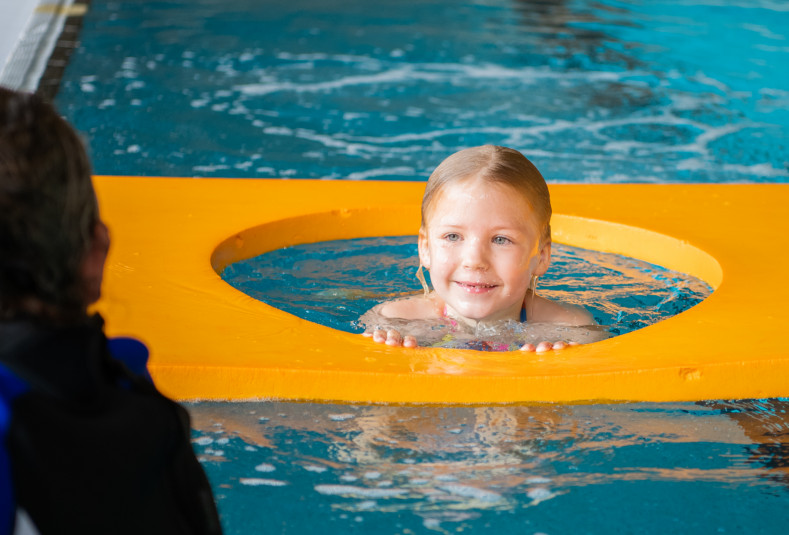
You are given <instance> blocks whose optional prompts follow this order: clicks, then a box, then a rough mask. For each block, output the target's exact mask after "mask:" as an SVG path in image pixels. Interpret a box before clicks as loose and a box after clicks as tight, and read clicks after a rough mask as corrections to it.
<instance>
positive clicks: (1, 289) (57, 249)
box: [0, 87, 99, 319]
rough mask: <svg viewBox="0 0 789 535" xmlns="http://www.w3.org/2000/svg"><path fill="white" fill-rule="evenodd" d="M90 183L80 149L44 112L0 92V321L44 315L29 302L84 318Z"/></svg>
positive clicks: (22, 96) (52, 114)
mask: <svg viewBox="0 0 789 535" xmlns="http://www.w3.org/2000/svg"><path fill="white" fill-rule="evenodd" d="M90 175H91V169H90V162H89V160H88V156H87V154H86V152H85V147H84V145H83V144H82V141H81V140H80V138H79V137H78V136H77V133H76V132H75V131H74V130H73V129H72V128H71V127H70V126H69V125H68V123H66V121H65V120H63V119H62V118H61V117H60V116H59V115H58V113H57V112H56V111H55V109H54V108H53V107H52V106H51V105H50V104H48V103H46V102H45V101H44V100H42V99H41V98H40V97H38V96H36V95H33V94H27V93H20V92H17V91H12V90H9V89H5V88H2V87H0V319H9V318H15V317H19V316H29V315H33V316H35V315H37V314H45V313H44V312H41V311H39V312H31V311H30V310H29V309H30V306H29V303H31V302H36V303H39V304H42V305H43V307H38V308H42V309H43V310H44V311H49V312H47V314H50V315H52V314H54V315H58V316H64V317H66V316H68V315H70V314H75V313H76V314H80V315H84V313H85V308H86V305H87V303H86V302H85V294H84V289H83V282H82V279H81V276H80V268H81V264H82V260H83V259H84V257H85V255H86V254H87V252H88V250H89V247H90V243H91V237H92V231H93V228H94V225H95V224H96V223H97V222H98V221H99V216H98V206H97V203H96V195H95V193H94V190H93V185H92V183H91V177H90ZM53 311H54V312H53ZM45 315H46V314H45ZM42 319H45V318H42Z"/></svg>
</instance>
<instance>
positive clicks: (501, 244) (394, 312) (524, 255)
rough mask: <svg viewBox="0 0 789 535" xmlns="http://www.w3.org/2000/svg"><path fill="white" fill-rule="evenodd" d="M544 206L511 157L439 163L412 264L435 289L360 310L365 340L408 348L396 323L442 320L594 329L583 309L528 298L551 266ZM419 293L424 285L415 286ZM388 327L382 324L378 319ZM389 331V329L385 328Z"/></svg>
mask: <svg viewBox="0 0 789 535" xmlns="http://www.w3.org/2000/svg"><path fill="white" fill-rule="evenodd" d="M550 219H551V201H550V195H549V193H548V186H547V185H546V183H545V180H544V179H543V177H542V175H541V174H540V172H539V171H538V170H537V168H536V167H535V166H534V165H533V164H532V163H531V162H530V161H529V160H528V159H526V157H525V156H523V155H522V154H521V153H520V152H518V151H516V150H513V149H509V148H506V147H497V146H493V145H485V146H481V147H473V148H469V149H465V150H461V151H459V152H457V153H455V154H453V155H452V156H450V157H449V158H447V159H446V160H444V161H443V162H442V163H441V165H439V166H438V167H437V168H436V170H435V171H433V174H432V175H430V179H429V180H428V182H427V186H426V189H425V194H424V197H423V199H422V226H421V228H420V229H419V242H418V245H419V261H420V273H419V274H421V268H422V267H425V268H426V269H427V270H428V271H429V272H430V279H431V282H432V284H433V287H434V291H433V292H430V293H427V287H426V286H425V289H426V292H425V295H424V296H418V297H409V298H405V299H399V300H396V301H387V302H385V303H382V304H380V305H378V306H376V307H374V308H373V309H372V310H371V311H369V312H367V313H366V314H365V315H364V316H363V317H362V320H361V321H362V322H363V323H365V324H366V325H367V326H368V331H367V332H365V335H366V336H372V338H373V340H374V341H376V342H379V343H385V344H387V345H392V346H405V347H416V346H417V340H416V338H415V337H414V336H412V335H411V334H407V335H405V336H404V334H405V333H401V332H400V331H401V330H402V327H401V328H400V329H399V330H398V329H397V328H391V325H403V324H404V322H403V320H442V319H444V320H445V321H449V322H450V324H457V325H466V326H469V327H471V328H474V329H477V330H478V329H479V327H484V326H489V325H495V324H497V323H501V322H505V321H507V320H509V321H515V322H521V323H523V322H527V321H528V322H529V323H542V324H546V323H547V324H558V325H564V326H585V325H594V324H595V321H594V319H592V316H591V314H589V312H587V311H586V310H585V309H583V308H581V307H578V306H573V305H569V304H565V303H559V302H556V301H550V300H548V299H546V298H544V297H541V296H539V295H537V294H536V293H535V288H536V284H537V278H538V277H539V276H541V275H542V274H543V273H545V272H546V270H547V269H548V266H549V264H550V262H551V227H550ZM423 285H424V283H423ZM390 319H391V320H392V321H387V320H390ZM387 324H388V326H387ZM574 343H575V342H566V341H563V340H560V341H549V340H545V341H542V342H539V343H538V344H531V343H527V344H525V345H523V346H522V348H521V349H523V350H527V351H535V350H536V351H538V352H542V351H548V350H550V349H563V348H565V347H567V346H568V345H574Z"/></svg>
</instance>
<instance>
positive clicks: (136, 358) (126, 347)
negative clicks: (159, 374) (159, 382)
mask: <svg viewBox="0 0 789 535" xmlns="http://www.w3.org/2000/svg"><path fill="white" fill-rule="evenodd" d="M108 342H109V348H110V355H112V358H114V359H115V360H118V361H120V362H122V363H123V364H125V365H126V367H127V368H129V371H131V372H132V373H133V374H135V375H141V376H142V377H145V378H146V379H147V380H148V381H150V382H151V383H153V379H152V378H151V374H150V373H148V348H147V347H145V344H143V343H142V342H140V341H139V340H137V339H135V338H125V337H119V338H110V339H109V340H108Z"/></svg>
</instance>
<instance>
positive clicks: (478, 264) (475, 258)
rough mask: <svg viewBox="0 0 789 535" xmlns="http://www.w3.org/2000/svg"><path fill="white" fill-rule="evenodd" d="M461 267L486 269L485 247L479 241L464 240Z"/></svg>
mask: <svg viewBox="0 0 789 535" xmlns="http://www.w3.org/2000/svg"><path fill="white" fill-rule="evenodd" d="M463 267H464V268H467V269H486V268H487V267H488V262H487V254H486V251H485V247H484V246H483V245H482V244H481V243H480V242H479V241H477V240H468V241H466V246H465V247H464V248H463Z"/></svg>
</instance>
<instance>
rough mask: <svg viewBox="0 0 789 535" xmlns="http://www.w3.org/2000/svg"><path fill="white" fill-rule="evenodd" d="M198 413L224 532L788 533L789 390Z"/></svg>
mask: <svg viewBox="0 0 789 535" xmlns="http://www.w3.org/2000/svg"><path fill="white" fill-rule="evenodd" d="M188 408H189V410H190V412H191V413H192V416H193V425H194V427H195V450H196V451H197V453H198V455H199V457H200V458H201V460H202V462H203V465H204V466H205V468H206V469H207V471H208V475H209V477H210V479H211V481H212V482H213V485H214V489H215V491H216V495H217V498H218V501H219V507H220V512H221V513H222V519H223V523H224V525H225V528H226V530H227V532H228V533H238V534H248V533H288V534H291V533H292V534H302V533H317V534H324V533H325V534H335V533H370V534H379V533H391V534H413V533H426V534H431V533H445V534H448V533H469V532H470V533H529V534H532V533H548V534H559V533H572V534H575V533H697V534H718V533H748V534H753V533H764V534H774V533H782V532H784V531H785V525H786V524H785V522H786V510H787V502H788V501H789V497H788V496H787V494H788V491H787V485H788V484H789V470H788V469H787V466H788V465H787V458H789V457H787V454H788V453H789V445H787V443H786V438H785V437H786V433H787V429H788V427H787V413H786V411H787V409H789V402H787V401H785V400H761V401H725V402H724V401H717V402H708V403H697V404H693V403H660V404H653V403H650V404H646V403H625V404H616V405H531V406H519V405H507V406H446V407H440V406H392V405H388V406H387V405H381V406H376V405H372V406H370V405H368V406H362V405H350V406H349V405H332V404H317V403H281V402H266V403H230V404H228V403H198V404H192V405H188Z"/></svg>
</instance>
